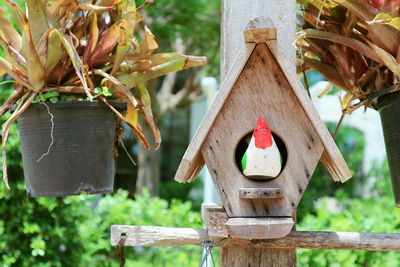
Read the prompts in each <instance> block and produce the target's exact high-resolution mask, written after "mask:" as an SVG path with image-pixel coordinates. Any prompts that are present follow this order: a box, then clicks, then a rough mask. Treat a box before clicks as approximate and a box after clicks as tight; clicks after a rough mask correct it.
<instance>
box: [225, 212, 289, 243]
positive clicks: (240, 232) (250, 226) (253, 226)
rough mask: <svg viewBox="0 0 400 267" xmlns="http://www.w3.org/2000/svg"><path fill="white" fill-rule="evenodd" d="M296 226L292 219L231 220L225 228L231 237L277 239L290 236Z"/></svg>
mask: <svg viewBox="0 0 400 267" xmlns="http://www.w3.org/2000/svg"><path fill="white" fill-rule="evenodd" d="M293 225H294V221H293V219H292V218H291V217H287V218H284V217H277V218H271V217H268V218H230V219H229V220H228V221H227V222H226V223H225V227H226V230H227V231H228V234H229V236H231V237H232V238H240V239H276V238H282V237H285V236H287V235H288V234H289V232H290V230H292V227H293Z"/></svg>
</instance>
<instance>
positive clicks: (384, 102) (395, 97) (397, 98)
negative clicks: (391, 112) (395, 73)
mask: <svg viewBox="0 0 400 267" xmlns="http://www.w3.org/2000/svg"><path fill="white" fill-rule="evenodd" d="M398 102H400V91H395V92H390V93H386V94H384V95H381V96H379V97H378V99H377V104H376V110H378V111H381V110H382V109H383V108H386V107H387V106H390V105H393V104H396V103H398Z"/></svg>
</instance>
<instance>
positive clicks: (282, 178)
mask: <svg viewBox="0 0 400 267" xmlns="http://www.w3.org/2000/svg"><path fill="white" fill-rule="evenodd" d="M259 116H262V117H264V119H265V121H266V122H267V123H268V125H269V126H270V129H271V131H272V132H274V133H275V134H276V135H277V136H279V137H280V138H281V139H282V140H283V142H284V143H285V147H286V150H287V155H288V156H287V161H286V165H285V166H284V168H283V169H282V171H281V173H280V174H279V175H278V177H276V178H274V179H270V180H266V181H262V180H255V179H249V178H247V177H245V176H244V175H243V173H242V172H241V170H240V169H239V167H238V165H237V164H236V161H235V160H234V159H235V157H236V148H237V144H238V143H239V141H240V140H241V139H242V138H243V136H245V135H246V134H248V133H250V132H251V131H252V130H253V129H254V126H255V123H256V122H257V119H258V117H259ZM323 151H324V146H323V144H322V143H321V140H320V138H319V136H318V134H317V132H316V131H314V127H313V125H312V124H311V122H310V120H309V118H308V117H307V114H306V113H305V112H304V110H303V108H302V106H301V103H300V101H299V100H298V98H297V97H296V95H295V93H294V92H293V90H292V89H291V87H290V84H289V83H288V81H287V79H286V78H285V75H284V74H283V72H282V70H281V69H280V67H279V65H278V64H277V63H276V61H275V58H274V56H273V55H272V54H271V52H270V51H269V49H268V47H267V45H266V44H265V43H262V44H257V46H256V47H255V49H254V50H253V53H252V55H251V56H250V58H249V60H248V61H247V64H246V65H245V67H244V69H243V71H242V73H241V74H240V77H239V78H238V79H237V81H236V83H235V85H234V86H233V88H232V90H231V92H230V94H229V98H228V99H227V100H226V101H225V103H224V105H223V107H222V108H221V110H220V111H219V113H218V117H217V118H216V119H215V121H214V123H213V127H211V129H210V130H209V131H208V135H207V137H206V140H205V141H204V143H203V145H202V147H201V152H202V155H203V157H204V161H205V163H206V165H207V168H208V170H209V171H210V174H211V177H212V179H213V182H214V185H215V186H216V189H217V191H218V194H219V196H220V199H221V203H222V205H223V206H224V208H225V210H226V212H227V213H228V216H229V217H270V216H287V217H289V216H291V215H292V213H293V210H294V209H295V208H296V207H297V206H298V204H299V201H300V199H301V197H302V195H303V194H304V191H305V189H306V188H307V185H308V183H309V181H310V179H311V175H312V174H313V172H314V169H315V167H316V166H317V163H318V162H319V160H320V158H321V156H322V153H323ZM271 187H277V188H285V196H284V197H283V198H279V199H274V200H268V201H264V200H261V199H241V198H240V197H239V194H238V188H271Z"/></svg>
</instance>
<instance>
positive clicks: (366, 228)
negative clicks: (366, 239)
mask: <svg viewBox="0 0 400 267" xmlns="http://www.w3.org/2000/svg"><path fill="white" fill-rule="evenodd" d="M370 175H371V176H370V177H373V176H375V178H376V180H375V184H374V187H373V189H372V192H371V193H372V195H371V197H370V198H368V199H361V198H353V199H351V198H348V197H347V196H346V195H345V194H343V192H338V193H337V194H336V195H335V197H336V200H335V199H334V198H328V197H324V198H322V201H321V205H320V207H318V208H317V211H316V214H315V215H313V214H307V215H305V216H304V218H303V220H302V222H301V223H300V224H299V225H298V226H297V230H312V231H351V232H377V233H395V232H398V231H399V228H400V210H399V209H397V208H395V207H394V201H393V196H392V194H391V188H390V181H389V175H388V166H387V163H386V162H385V164H384V165H383V166H382V167H381V168H373V169H372V171H371V172H370ZM298 256H299V257H298V261H299V266H349V267H351V266H377V267H378V266H399V264H400V255H399V254H398V253H396V252H368V251H351V250H308V249H299V250H298Z"/></svg>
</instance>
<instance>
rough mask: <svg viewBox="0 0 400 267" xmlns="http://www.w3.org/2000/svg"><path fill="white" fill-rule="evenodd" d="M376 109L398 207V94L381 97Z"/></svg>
mask: <svg viewBox="0 0 400 267" xmlns="http://www.w3.org/2000/svg"><path fill="white" fill-rule="evenodd" d="M377 109H378V111H379V114H380V115H381V122H382V128H383V136H384V138H385V146H386V154H387V158H388V162H389V169H390V177H391V180H392V189H393V195H394V199H395V203H396V207H400V127H399V126H400V92H394V93H389V94H385V95H382V96H380V97H379V98H378V102H377Z"/></svg>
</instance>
